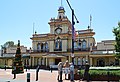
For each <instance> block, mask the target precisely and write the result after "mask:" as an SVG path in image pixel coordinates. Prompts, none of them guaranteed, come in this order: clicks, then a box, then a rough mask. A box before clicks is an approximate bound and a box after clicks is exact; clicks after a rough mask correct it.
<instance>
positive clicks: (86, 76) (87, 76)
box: [83, 61, 90, 82]
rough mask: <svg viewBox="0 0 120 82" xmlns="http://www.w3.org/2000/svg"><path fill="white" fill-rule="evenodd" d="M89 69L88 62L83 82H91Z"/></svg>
mask: <svg viewBox="0 0 120 82" xmlns="http://www.w3.org/2000/svg"><path fill="white" fill-rule="evenodd" d="M89 68H90V65H89V63H88V61H86V65H85V71H84V77H83V80H87V82H89Z"/></svg>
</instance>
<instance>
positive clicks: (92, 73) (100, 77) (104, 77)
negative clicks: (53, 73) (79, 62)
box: [69, 69, 120, 81]
mask: <svg viewBox="0 0 120 82" xmlns="http://www.w3.org/2000/svg"><path fill="white" fill-rule="evenodd" d="M108 72H109V73H108ZM108 74H109V75H108ZM83 75H84V70H79V72H78V73H76V74H75V75H74V79H75V80H80V79H83ZM69 79H70V75H69ZM89 80H91V81H108V80H110V81H119V80H120V70H109V71H108V70H99V69H97V70H95V69H94V70H89Z"/></svg>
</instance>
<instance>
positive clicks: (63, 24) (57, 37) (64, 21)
mask: <svg viewBox="0 0 120 82" xmlns="http://www.w3.org/2000/svg"><path fill="white" fill-rule="evenodd" d="M48 24H49V25H50V34H49V36H50V38H49V40H50V45H51V47H54V48H53V49H52V50H50V51H67V45H68V38H69V37H70V35H71V30H72V27H71V22H70V21H69V19H68V18H67V16H66V15H65V9H64V7H63V6H60V7H59V8H58V15H57V18H51V19H50V22H49V23H48ZM59 41H60V42H59ZM52 44H53V45H52Z"/></svg>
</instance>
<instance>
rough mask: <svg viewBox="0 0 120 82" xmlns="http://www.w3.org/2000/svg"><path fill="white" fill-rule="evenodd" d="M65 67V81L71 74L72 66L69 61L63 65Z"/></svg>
mask: <svg viewBox="0 0 120 82" xmlns="http://www.w3.org/2000/svg"><path fill="white" fill-rule="evenodd" d="M63 67H64V69H65V71H64V73H65V79H67V78H66V76H67V74H69V67H70V64H69V62H68V60H66V62H65V63H64V65H63Z"/></svg>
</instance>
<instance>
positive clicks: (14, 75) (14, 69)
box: [13, 67, 16, 79]
mask: <svg viewBox="0 0 120 82" xmlns="http://www.w3.org/2000/svg"><path fill="white" fill-rule="evenodd" d="M13 74H14V77H13V79H15V78H16V67H14V72H13Z"/></svg>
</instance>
